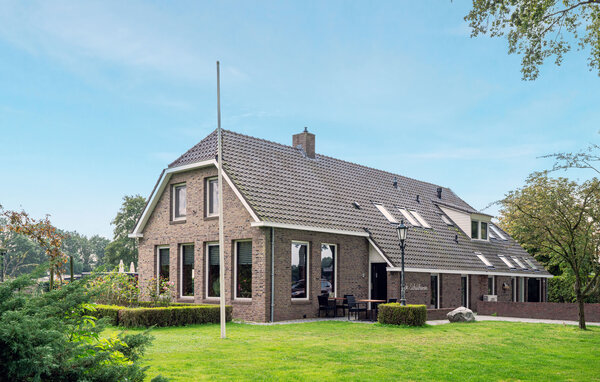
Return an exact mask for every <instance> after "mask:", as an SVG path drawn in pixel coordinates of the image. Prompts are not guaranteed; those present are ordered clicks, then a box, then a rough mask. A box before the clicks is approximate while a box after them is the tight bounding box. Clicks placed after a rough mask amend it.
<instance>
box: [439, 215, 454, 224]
mask: <svg viewBox="0 0 600 382" xmlns="http://www.w3.org/2000/svg"><path fill="white" fill-rule="evenodd" d="M440 217H441V218H442V221H443V222H444V223H446V224H448V225H454V224H453V223H452V222H451V221H450V219H448V216H446V215H440Z"/></svg>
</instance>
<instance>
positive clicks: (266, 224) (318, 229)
mask: <svg viewBox="0 0 600 382" xmlns="http://www.w3.org/2000/svg"><path fill="white" fill-rule="evenodd" d="M250 226H252V227H273V228H284V229H296V230H300V231H313V232H325V233H336V234H340V235H348V236H360V237H369V234H368V233H367V232H356V231H344V230H338V229H331V228H321V227H311V226H305V225H298V224H287V223H277V222H266V221H259V222H253V223H250Z"/></svg>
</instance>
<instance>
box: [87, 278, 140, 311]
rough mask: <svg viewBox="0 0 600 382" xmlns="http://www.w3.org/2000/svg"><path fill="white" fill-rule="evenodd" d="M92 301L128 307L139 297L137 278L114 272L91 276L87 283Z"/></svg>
mask: <svg viewBox="0 0 600 382" xmlns="http://www.w3.org/2000/svg"><path fill="white" fill-rule="evenodd" d="M87 289H88V293H89V294H90V295H91V298H92V300H93V301H95V302H97V303H100V304H108V305H113V304H114V305H129V304H133V303H135V302H136V301H137V300H138V298H139V295H140V287H139V285H138V279H137V276H130V275H128V274H126V273H119V272H117V271H116V270H113V271H112V272H107V273H98V274H94V275H92V278H91V279H90V280H89V281H88V283H87Z"/></svg>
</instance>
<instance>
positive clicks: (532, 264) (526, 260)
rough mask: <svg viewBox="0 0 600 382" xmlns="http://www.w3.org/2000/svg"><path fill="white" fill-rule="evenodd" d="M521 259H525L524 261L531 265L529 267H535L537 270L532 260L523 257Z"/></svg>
mask: <svg viewBox="0 0 600 382" xmlns="http://www.w3.org/2000/svg"><path fill="white" fill-rule="evenodd" d="M523 260H525V262H526V263H527V264H528V265H529V266H530V267H531V269H535V270H536V271H537V269H538V267H537V266H536V265H535V264H534V263H533V261H531V260H529V259H526V258H523Z"/></svg>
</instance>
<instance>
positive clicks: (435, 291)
mask: <svg viewBox="0 0 600 382" xmlns="http://www.w3.org/2000/svg"><path fill="white" fill-rule="evenodd" d="M439 292H440V280H439V275H436V274H432V275H431V301H430V302H429V305H431V306H432V307H433V308H434V309H439V308H440V294H439Z"/></svg>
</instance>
